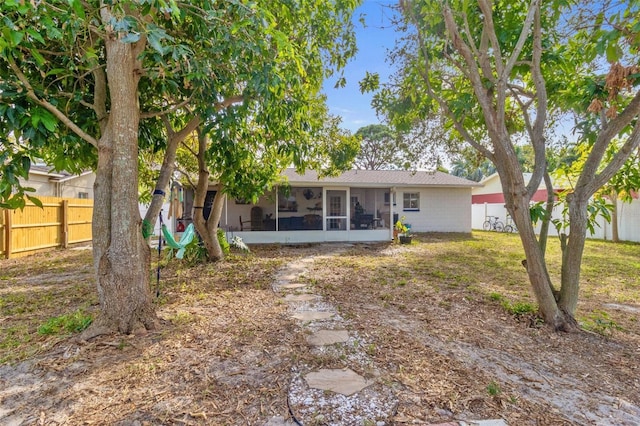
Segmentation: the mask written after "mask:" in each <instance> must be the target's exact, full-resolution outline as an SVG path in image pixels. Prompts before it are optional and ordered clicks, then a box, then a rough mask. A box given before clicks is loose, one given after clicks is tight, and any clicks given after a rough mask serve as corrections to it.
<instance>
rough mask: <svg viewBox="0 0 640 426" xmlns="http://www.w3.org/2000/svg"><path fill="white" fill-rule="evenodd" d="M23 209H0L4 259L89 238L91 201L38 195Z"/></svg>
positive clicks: (0, 251)
mask: <svg viewBox="0 0 640 426" xmlns="http://www.w3.org/2000/svg"><path fill="white" fill-rule="evenodd" d="M38 199H39V200H40V201H41V202H42V205H43V207H42V208H41V207H38V206H36V205H34V204H33V203H31V202H30V201H27V204H26V206H25V207H24V209H22V210H20V209H17V210H6V209H0V236H1V238H0V256H1V257H4V258H6V259H9V258H11V257H21V256H26V255H29V254H33V253H36V252H38V251H42V250H47V249H51V248H56V247H64V248H66V247H68V246H69V245H70V244H75V243H82V242H87V241H91V218H92V216H93V200H84V199H76V198H57V197H38Z"/></svg>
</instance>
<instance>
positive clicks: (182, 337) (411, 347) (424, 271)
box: [0, 232, 640, 425]
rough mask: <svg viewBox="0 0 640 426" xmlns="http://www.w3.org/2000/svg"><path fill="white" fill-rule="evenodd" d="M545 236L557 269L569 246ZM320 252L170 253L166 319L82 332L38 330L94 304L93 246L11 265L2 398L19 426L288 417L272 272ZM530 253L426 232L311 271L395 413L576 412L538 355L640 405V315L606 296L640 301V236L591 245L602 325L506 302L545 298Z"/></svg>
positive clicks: (2, 313)
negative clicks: (562, 400) (136, 332)
mask: <svg viewBox="0 0 640 426" xmlns="http://www.w3.org/2000/svg"><path fill="white" fill-rule="evenodd" d="M550 243H551V244H550V247H549V259H550V260H549V264H550V270H551V271H552V275H553V276H554V277H555V278H557V274H556V273H555V271H557V269H558V264H559V248H558V245H557V242H556V241H553V240H552V241H550ZM318 251H320V249H319V247H314V246H297V247H276V246H263V247H254V248H253V253H252V254H250V255H233V256H230V257H229V258H228V259H227V260H225V261H224V262H222V263H219V264H215V265H201V266H197V267H194V268H188V267H186V266H185V265H184V264H181V263H179V262H177V261H171V262H170V263H169V265H168V266H167V267H165V268H164V269H163V270H162V280H161V288H160V289H161V297H160V298H159V299H158V315H159V317H160V318H161V320H162V325H161V326H160V328H159V329H158V330H157V331H155V332H152V333H148V334H147V335H143V336H107V337H104V338H99V339H96V340H94V341H92V342H90V343H88V344H87V343H85V344H83V343H78V342H75V341H74V340H73V339H72V336H69V335H65V334H59V335H53V336H42V335H39V334H38V333H37V328H38V327H39V326H40V325H42V324H44V323H45V322H47V320H49V319H50V318H53V317H58V316H60V315H63V314H68V313H71V312H74V311H76V310H78V309H84V310H87V311H88V312H92V313H95V312H96V306H95V303H96V296H95V288H94V281H93V270H92V262H91V253H90V252H89V251H64V252H63V251H56V252H52V253H49V254H41V255H36V256H32V257H29V258H25V259H18V260H10V261H2V262H0V278H1V281H0V333H1V334H0V360H1V361H2V362H1V363H2V364H4V366H0V383H3V386H4V388H5V393H4V394H2V395H0V399H1V400H2V404H1V405H2V406H4V407H13V408H15V409H16V410H17V411H16V413H21V415H22V416H23V417H22V421H23V422H25V423H28V422H32V423H35V422H36V421H41V422H45V423H46V422H58V423H63V422H67V423H68V424H80V423H85V422H91V421H98V422H101V423H105V422H106V423H110V424H119V423H120V424H121V423H127V422H132V421H134V420H138V421H141V422H149V423H151V424H216V425H220V424H261V422H263V421H264V420H265V419H266V418H268V417H269V416H273V415H281V416H282V415H286V413H287V407H286V393H287V387H288V384H289V381H290V380H291V371H292V369H293V367H294V366H295V365H296V362H298V361H299V360H301V359H303V358H305V357H306V356H307V355H308V350H307V348H306V347H305V345H304V336H302V335H300V333H299V332H298V329H297V327H296V325H295V323H293V322H292V321H291V320H290V319H289V316H288V313H287V308H286V305H285V304H284V303H283V302H282V301H281V299H279V298H278V297H277V296H276V295H275V294H274V293H273V291H272V290H271V284H272V282H273V279H274V274H275V271H276V270H277V269H278V268H280V267H281V266H283V265H285V264H286V263H288V262H291V261H292V260H294V259H296V258H299V257H302V256H310V255H313V254H314V253H316V252H318ZM522 258H523V255H522V250H521V248H520V246H519V241H518V239H517V236H514V235H507V234H497V233H485V232H479V233H474V234H473V235H472V236H468V235H442V234H439V235H438V234H433V235H417V236H416V237H415V238H414V244H412V245H411V246H408V247H404V246H397V245H389V244H374V245H366V244H359V245H355V246H353V247H352V248H350V249H348V250H347V251H346V252H343V254H341V255H340V256H339V257H328V258H326V257H323V258H318V259H317V260H316V261H315V263H314V264H313V266H310V270H309V271H307V272H306V273H305V277H306V280H307V281H308V282H309V283H311V284H312V285H313V286H315V289H316V291H317V292H321V293H322V294H323V295H324V297H325V300H327V301H328V302H331V303H333V304H334V305H335V306H336V307H337V308H338V309H339V310H340V313H341V315H342V316H343V317H345V318H346V319H347V320H348V321H349V323H350V324H352V326H353V327H354V329H355V330H356V331H357V332H358V333H359V335H361V336H363V337H364V338H366V340H367V342H368V346H367V352H368V353H369V355H371V356H372V357H373V358H374V360H375V362H376V364H377V365H378V366H379V368H381V370H382V376H381V380H383V381H384V382H385V383H388V384H389V386H391V387H393V388H394V390H395V392H396V393H397V394H398V395H399V398H400V405H399V407H398V414H397V416H396V418H395V419H394V421H395V423H396V424H405V423H410V422H439V421H447V420H450V419H452V418H453V417H456V418H459V417H461V416H462V417H464V416H466V417H467V418H482V417H484V418H486V417H503V418H505V419H507V420H508V421H509V424H536V423H537V424H573V423H581V422H580V421H578V422H576V421H575V419H574V420H573V421H572V420H568V419H569V417H567V416H568V415H567V414H566V413H563V412H561V410H559V409H557V408H556V407H555V406H554V405H553V404H552V402H553V397H552V396H549V401H550V402H545V400H544V399H541V398H539V399H536V397H535V395H532V394H531V393H525V392H524V391H523V386H525V387H528V388H529V389H530V390H531V389H533V391H534V393H535V390H536V389H538V388H540V389H541V391H545V387H546V386H547V381H550V380H552V379H550V377H551V376H550V375H545V374H542V376H541V375H540V374H539V375H536V374H535V373H532V372H531V371H530V370H526V371H525V367H527V366H536V367H535V368H538V369H545V371H548V372H550V373H549V374H551V373H553V374H554V375H558V376H559V377H565V380H569V378H573V377H576V378H579V380H578V379H576V382H575V383H574V382H567V383H569V384H571V385H572V386H574V387H576V388H580V387H581V386H587V387H589V386H590V387H592V388H593V389H598V390H599V391H602V392H608V394H610V395H613V396H615V397H617V398H620V399H621V400H624V401H630V402H631V403H632V404H635V405H636V406H640V400H638V395H639V393H638V388H639V386H640V384H639V383H638V379H637V377H638V376H639V375H640V371H638V365H637V356H638V354H637V348H638V347H640V346H639V344H640V325H639V324H638V314H637V313H634V312H631V311H625V310H623V309H619V308H617V307H615V306H612V305H611V304H612V303H613V304H619V305H623V304H625V305H629V306H631V307H636V308H638V300H640V283H639V282H638V280H637V278H636V277H637V276H638V275H639V272H640V262H639V261H638V259H640V245H638V244H611V243H607V242H598V241H589V242H588V243H587V250H586V252H585V261H584V266H583V277H582V283H583V286H582V289H581V301H580V305H579V311H578V319H579V320H580V321H581V322H583V324H584V325H585V326H587V327H589V328H590V329H591V330H593V331H596V332H598V333H601V334H582V333H578V334H575V335H558V334H556V333H553V332H550V331H549V330H547V329H546V328H544V327H540V325H539V323H538V322H537V321H536V319H535V316H534V315H533V314H531V313H524V314H520V315H514V314H512V312H513V311H512V310H509V309H507V308H508V307H513V306H514V305H517V304H519V303H520V304H524V303H529V304H535V300H534V299H533V296H532V294H531V291H530V288H529V284H528V282H527V278H526V274H525V270H524V268H523V267H522V266H521V264H520V261H521V260H522ZM150 273H151V274H152V276H153V277H154V278H155V270H153V271H151V272H150ZM154 285H155V282H154ZM497 354H499V356H504V357H505V358H504V359H503V358H500V357H499V356H498V355H497ZM470 356H476V358H470ZM496 357H497V358H496ZM21 360H23V361H26V363H22V364H16V363H17V362H18V361H21ZM505 360H508V362H507V361H505ZM514 360H515V361H514ZM518 360H520V361H522V362H523V364H522V365H519V364H517V361H518ZM523 360H524V361H523ZM334 361H335V360H330V362H329V361H327V362H322V363H320V364H321V365H328V364H333V363H334ZM496 365H497V366H499V367H500V368H501V370H495V369H494V367H495V366H496ZM543 366H544V367H543ZM502 367H504V368H502ZM527 368H528V367H527ZM508 371H511V373H510V374H512V375H513V376H514V377H516V376H517V377H518V378H519V381H516V382H514V381H512V380H510V379H509V375H508V374H507V373H505V372H508ZM540 371H541V370H540ZM27 372H28V373H27ZM29 377H31V382H29V380H28V378H29ZM43 377H55V378H57V379H56V380H45V381H43V380H42V378H43ZM541 377H542V378H541ZM14 383H15V384H16V386H18V387H20V386H21V389H22V390H21V391H20V392H18V391H17V390H16V391H15V392H14V391H12V390H11V389H12V388H11V386H10V385H13V384H14ZM561 385H562V384H561ZM29 386H31V387H29ZM558 386H560V385H558ZM16 389H17V388H16ZM25 389H27V391H28V392H31V393H30V396H29V397H28V398H25V397H24V392H25ZM547 394H549V395H551V394H553V392H551V391H550V390H547ZM598 397H599V396H598V394H597V392H596V393H594V398H595V400H594V404H595V403H597V402H598V401H597V398H598ZM16 407H17V408H16ZM569 409H571V407H569ZM574 411H579V410H574ZM582 423H585V424H588V423H589V421H585V422H582Z"/></svg>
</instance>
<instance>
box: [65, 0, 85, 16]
mask: <svg viewBox="0 0 640 426" xmlns="http://www.w3.org/2000/svg"><path fill="white" fill-rule="evenodd" d="M69 5H71V7H73V11H74V12H75V13H76V15H78V16H79V17H80V18H81V19H84V18H85V14H84V7H83V6H82V3H81V2H80V1H78V0H69Z"/></svg>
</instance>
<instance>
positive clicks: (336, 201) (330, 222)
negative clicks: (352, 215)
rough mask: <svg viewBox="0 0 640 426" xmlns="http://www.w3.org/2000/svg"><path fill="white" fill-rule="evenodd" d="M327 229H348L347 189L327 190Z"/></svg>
mask: <svg viewBox="0 0 640 426" xmlns="http://www.w3.org/2000/svg"><path fill="white" fill-rule="evenodd" d="M325 203H326V205H325V211H326V212H327V216H326V223H325V225H326V230H327V231H328V232H330V231H346V230H347V229H348V228H347V225H348V223H347V218H348V216H347V191H346V190H335V189H332V190H327V195H326V197H325Z"/></svg>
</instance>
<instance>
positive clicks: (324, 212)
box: [176, 169, 478, 243]
mask: <svg viewBox="0 0 640 426" xmlns="http://www.w3.org/2000/svg"><path fill="white" fill-rule="evenodd" d="M283 175H284V176H285V177H286V179H287V180H288V185H287V186H281V187H277V188H275V189H274V190H272V191H270V192H268V193H267V194H265V195H263V196H262V197H261V198H260V199H259V201H258V203H257V204H255V205H253V204H248V203H245V202H244V201H243V200H233V199H229V198H227V199H226V200H225V205H224V209H223V212H222V217H221V220H220V227H221V228H222V229H225V230H227V231H228V232H229V237H231V236H233V235H238V236H240V237H242V238H243V240H244V241H245V242H247V243H303V242H305V243H306V242H325V241H389V240H390V239H392V238H393V224H394V223H395V221H397V220H398V219H399V218H402V217H404V220H405V222H406V223H408V224H410V225H411V229H412V231H414V232H466V233H468V232H471V209H470V206H471V189H472V188H473V187H475V186H477V185H478V183H476V182H472V181H469V180H466V179H463V178H459V177H456V176H452V175H448V174H446V173H441V172H426V171H418V172H410V171H398V170H376V171H373V170H351V171H348V172H346V173H344V174H342V175H341V176H339V177H332V178H323V179H319V178H318V175H317V173H315V172H307V173H306V174H305V175H298V174H297V173H295V171H294V170H293V169H288V170H286V171H285V172H284V173H283ZM214 194H215V192H213V191H210V192H209V193H208V194H207V201H206V202H205V206H204V214H205V217H207V216H208V214H209V212H210V210H211V202H212V200H213V196H214ZM183 201H184V205H183V212H184V213H183V216H182V217H181V218H180V220H178V221H177V222H178V223H182V225H185V224H187V223H188V222H190V221H191V217H192V216H191V215H192V211H193V197H192V195H191V194H190V193H189V192H188V191H185V194H184V199H183ZM181 227H182V226H177V227H176V229H180V228H181Z"/></svg>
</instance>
